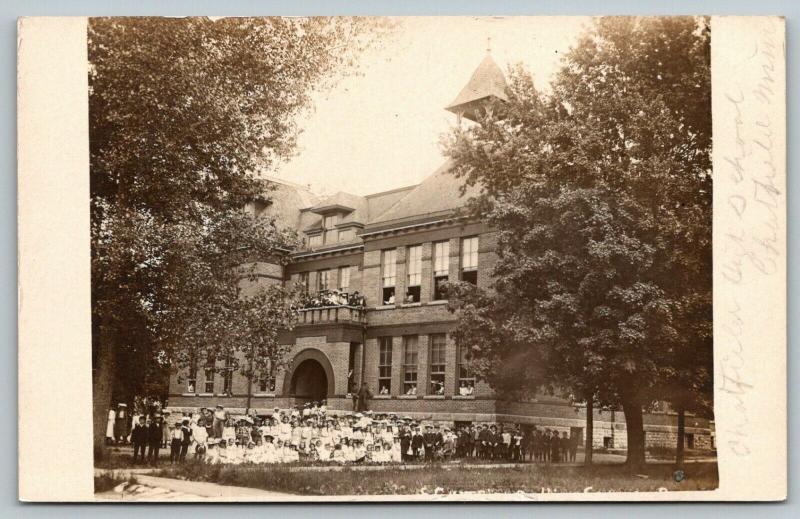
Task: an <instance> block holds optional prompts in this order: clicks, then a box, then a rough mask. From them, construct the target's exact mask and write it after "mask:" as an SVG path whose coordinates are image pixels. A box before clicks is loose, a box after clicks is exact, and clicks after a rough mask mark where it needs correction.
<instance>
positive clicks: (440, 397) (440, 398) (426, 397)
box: [422, 395, 444, 400]
mask: <svg viewBox="0 0 800 519" xmlns="http://www.w3.org/2000/svg"><path fill="white" fill-rule="evenodd" d="M422 398H423V399H424V400H444V395H425V396H423V397H422Z"/></svg>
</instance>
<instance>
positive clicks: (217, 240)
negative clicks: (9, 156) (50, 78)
mask: <svg viewBox="0 0 800 519" xmlns="http://www.w3.org/2000/svg"><path fill="white" fill-rule="evenodd" d="M713 36H714V32H713V31H712V24H711V22H710V18H708V17H701V16H696V17H692V16H680V17H679V16H674V17H672V16H664V17H594V18H592V17H585V18H581V17H559V18H544V17H541V18H538V17H537V18H533V17H409V18H379V17H372V18H370V17H365V18H362V17H310V18H281V17H265V18H213V17H189V18H160V17H141V18H122V17H119V18H117V17H112V18H89V19H88V27H87V51H88V52H87V56H88V64H87V71H88V116H89V150H90V155H89V161H90V170H89V189H90V199H89V200H88V201H87V203H89V204H90V237H91V312H92V313H91V334H92V335H91V336H92V348H91V352H92V394H93V409H92V413H93V431H94V435H93V441H92V440H90V438H89V437H86V442H87V443H88V442H90V441H92V449H93V453H94V489H95V498H96V499H97V500H106V501H152V500H155V501H161V500H178V501H181V500H198V499H217V498H226V499H233V500H236V499H237V498H241V499H257V500H278V501H279V500H282V499H287V498H294V497H297V496H307V497H310V498H315V497H316V498H319V497H321V496H377V497H378V498H381V497H386V498H389V497H394V498H396V497H397V496H417V497H418V498H420V497H421V498H422V499H425V498H426V497H429V498H434V497H436V496H455V498H456V499H469V498H470V496H472V497H475V496H483V495H501V496H515V495H516V496H519V495H526V494H540V493H572V492H587V493H607V492H631V493H633V492H676V491H693V492H698V493H702V492H704V491H711V490H714V489H716V488H718V486H719V475H718V467H717V442H716V427H715V413H714V341H715V337H714V327H713V312H712V305H713V299H712V293H713V290H712V285H713V282H712V280H713V278H712V271H713V269H712V201H713V196H712V195H713V184H714V178H715V175H714V174H713V173H712V157H711V149H712V96H711V94H712V92H711V41H712V38H713Z"/></svg>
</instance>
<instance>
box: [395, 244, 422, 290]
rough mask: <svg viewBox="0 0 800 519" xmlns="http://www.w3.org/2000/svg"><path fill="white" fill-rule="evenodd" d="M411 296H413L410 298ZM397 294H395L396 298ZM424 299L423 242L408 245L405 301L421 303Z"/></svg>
mask: <svg viewBox="0 0 800 519" xmlns="http://www.w3.org/2000/svg"><path fill="white" fill-rule="evenodd" d="M409 296H411V297H410V298H409ZM396 297H397V296H395V299H396ZM421 299H422V244H417V245H409V246H408V247H406V293H405V295H404V296H403V302H404V303H419V302H420V301H421Z"/></svg>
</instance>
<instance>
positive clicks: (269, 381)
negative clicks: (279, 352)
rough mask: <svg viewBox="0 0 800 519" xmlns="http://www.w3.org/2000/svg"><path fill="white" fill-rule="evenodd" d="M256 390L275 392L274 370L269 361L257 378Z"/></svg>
mask: <svg viewBox="0 0 800 519" xmlns="http://www.w3.org/2000/svg"><path fill="white" fill-rule="evenodd" d="M258 391H259V392H260V393H275V372H274V370H273V369H272V363H271V362H270V363H269V364H268V365H267V367H266V368H265V369H264V371H262V372H261V376H260V377H259V378H258Z"/></svg>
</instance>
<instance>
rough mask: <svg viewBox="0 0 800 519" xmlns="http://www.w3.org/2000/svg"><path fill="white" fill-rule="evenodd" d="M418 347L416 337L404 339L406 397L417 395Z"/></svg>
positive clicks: (404, 387) (404, 384) (408, 336)
mask: <svg viewBox="0 0 800 519" xmlns="http://www.w3.org/2000/svg"><path fill="white" fill-rule="evenodd" d="M417 346H418V337H417V336H416V335H407V336H405V337H403V393H404V394H406V395H416V394H417V360H418V349H417Z"/></svg>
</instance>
